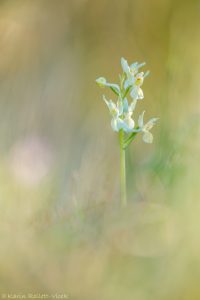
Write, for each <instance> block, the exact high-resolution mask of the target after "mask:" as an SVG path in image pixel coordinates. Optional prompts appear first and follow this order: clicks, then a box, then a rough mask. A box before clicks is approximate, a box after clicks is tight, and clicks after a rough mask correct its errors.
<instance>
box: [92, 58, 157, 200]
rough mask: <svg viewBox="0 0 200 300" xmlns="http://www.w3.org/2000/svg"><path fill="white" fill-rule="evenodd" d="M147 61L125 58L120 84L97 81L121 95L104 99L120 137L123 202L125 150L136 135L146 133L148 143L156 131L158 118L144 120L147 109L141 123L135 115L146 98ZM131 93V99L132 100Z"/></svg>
mask: <svg viewBox="0 0 200 300" xmlns="http://www.w3.org/2000/svg"><path fill="white" fill-rule="evenodd" d="M144 65H145V63H138V62H136V63H133V64H131V65H130V66H129V64H128V62H127V61H126V60H125V59H124V58H121V66H122V70H123V74H122V75H121V76H120V84H119V85H118V84H115V83H109V82H108V81H107V80H106V78H104V77H99V78H98V79H96V83H97V84H98V85H99V86H100V87H102V88H105V87H108V88H110V89H111V90H112V91H113V92H114V94H115V95H116V96H117V99H116V101H113V100H107V99H106V97H105V96H104V95H103V100H104V102H105V103H106V105H107V107H108V109H109V112H110V114H111V127H112V129H113V130H114V131H115V132H118V133H119V139H120V161H121V164H120V165H121V171H120V173H121V202H122V204H123V205H126V165H125V150H126V148H127V147H128V146H129V145H130V143H131V142H132V141H133V140H134V139H135V137H136V135H137V134H139V133H140V132H141V133H142V138H143V141H144V142H145V143H152V142H153V135H152V133H151V132H150V130H151V129H152V127H153V126H154V125H155V123H156V121H157V120H158V119H157V118H153V119H150V120H149V121H148V122H147V123H146V124H144V112H143V113H142V114H141V115H140V116H139V119H138V126H135V121H134V118H133V115H134V113H135V108H136V105H137V103H138V100H140V99H143V98H144V93H143V90H142V88H141V87H142V85H143V83H144V79H145V77H146V76H147V75H148V74H149V71H147V72H143V71H142V72H139V69H140V68H142V67H143V66H144ZM128 95H130V97H131V101H130V102H129V101H128Z"/></svg>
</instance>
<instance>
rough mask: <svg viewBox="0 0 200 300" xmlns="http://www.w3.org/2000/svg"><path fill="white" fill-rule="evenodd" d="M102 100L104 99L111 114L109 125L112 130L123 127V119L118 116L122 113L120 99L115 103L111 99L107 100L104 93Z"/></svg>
mask: <svg viewBox="0 0 200 300" xmlns="http://www.w3.org/2000/svg"><path fill="white" fill-rule="evenodd" d="M103 100H104V101H105V103H106V105H107V107H108V109H109V111H110V114H111V116H112V120H111V127H112V129H113V130H114V131H117V132H118V131H119V130H120V129H122V128H123V120H122V119H121V118H120V116H121V115H122V114H123V103H122V101H121V99H119V100H118V101H117V105H116V104H115V103H114V102H113V101H112V100H107V99H106V97H105V96H104V95H103Z"/></svg>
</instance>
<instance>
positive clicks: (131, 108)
mask: <svg viewBox="0 0 200 300" xmlns="http://www.w3.org/2000/svg"><path fill="white" fill-rule="evenodd" d="M136 104H137V100H133V101H132V102H131V104H130V106H129V108H128V110H129V112H133V111H134V110H135V107H136Z"/></svg>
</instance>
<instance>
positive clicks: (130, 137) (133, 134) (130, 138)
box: [123, 128, 138, 149]
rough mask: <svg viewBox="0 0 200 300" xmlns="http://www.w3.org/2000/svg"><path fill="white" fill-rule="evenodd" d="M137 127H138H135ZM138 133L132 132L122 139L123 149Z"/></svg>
mask: <svg viewBox="0 0 200 300" xmlns="http://www.w3.org/2000/svg"><path fill="white" fill-rule="evenodd" d="M136 129H138V128H136ZM137 134H138V132H132V133H131V134H130V135H129V137H128V138H127V139H126V140H125V141H124V144H123V149H126V148H127V147H128V146H129V145H130V143H131V142H132V141H133V140H134V138H135V137H136V135H137Z"/></svg>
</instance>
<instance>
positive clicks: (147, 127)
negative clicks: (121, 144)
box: [138, 111, 158, 144]
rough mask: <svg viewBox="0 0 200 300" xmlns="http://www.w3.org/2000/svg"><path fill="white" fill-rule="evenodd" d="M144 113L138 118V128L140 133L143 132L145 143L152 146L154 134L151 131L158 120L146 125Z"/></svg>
mask: <svg viewBox="0 0 200 300" xmlns="http://www.w3.org/2000/svg"><path fill="white" fill-rule="evenodd" d="M144 113H145V111H143V113H142V114H141V115H140V116H139V118H138V126H139V129H140V131H142V132H143V137H142V138H143V141H144V142H145V143H150V144H151V143H152V142H153V134H152V133H151V132H150V131H149V130H151V129H152V127H153V126H154V125H155V123H156V122H157V120H158V118H152V119H150V120H149V121H148V122H147V123H146V124H144Z"/></svg>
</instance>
